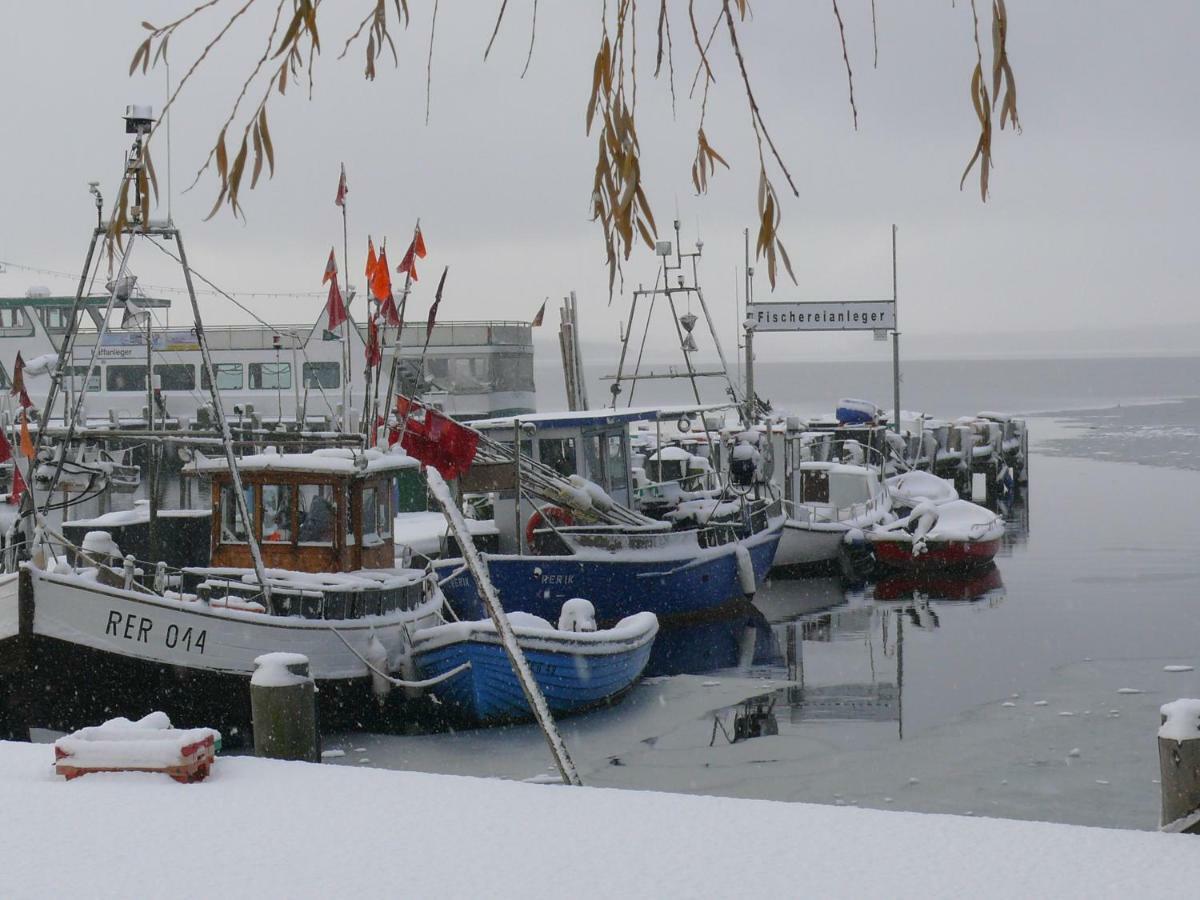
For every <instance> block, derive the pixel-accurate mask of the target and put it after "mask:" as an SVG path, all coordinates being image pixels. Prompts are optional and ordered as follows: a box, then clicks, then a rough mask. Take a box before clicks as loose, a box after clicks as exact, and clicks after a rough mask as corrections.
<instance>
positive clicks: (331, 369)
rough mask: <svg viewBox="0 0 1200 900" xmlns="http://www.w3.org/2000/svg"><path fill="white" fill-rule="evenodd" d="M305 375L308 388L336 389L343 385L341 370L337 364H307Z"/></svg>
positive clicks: (305, 365) (305, 383)
mask: <svg viewBox="0 0 1200 900" xmlns="http://www.w3.org/2000/svg"><path fill="white" fill-rule="evenodd" d="M303 375H304V386H305V387H306V388H335V387H339V386H340V385H341V383H342V379H341V370H340V367H339V366H338V364H337V363H335V362H306V363H305V364H304V370H303Z"/></svg>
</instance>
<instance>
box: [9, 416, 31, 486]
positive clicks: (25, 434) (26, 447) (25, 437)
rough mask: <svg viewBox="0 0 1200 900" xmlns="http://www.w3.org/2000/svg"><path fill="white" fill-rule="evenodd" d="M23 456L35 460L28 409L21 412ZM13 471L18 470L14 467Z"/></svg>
mask: <svg viewBox="0 0 1200 900" xmlns="http://www.w3.org/2000/svg"><path fill="white" fill-rule="evenodd" d="M31 405H32V404H31ZM21 455H22V456H24V457H25V458H26V459H33V438H32V437H31V436H30V434H29V410H28V409H23V410H21ZM13 470H14V471H15V470H16V466H13Z"/></svg>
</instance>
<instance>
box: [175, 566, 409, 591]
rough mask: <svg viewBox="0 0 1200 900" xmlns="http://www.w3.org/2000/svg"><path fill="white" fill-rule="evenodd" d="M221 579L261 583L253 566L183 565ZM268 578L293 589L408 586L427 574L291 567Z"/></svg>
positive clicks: (272, 572)
mask: <svg viewBox="0 0 1200 900" xmlns="http://www.w3.org/2000/svg"><path fill="white" fill-rule="evenodd" d="M184 571H185V572H187V573H189V574H194V575H201V576H204V577H207V578H210V579H217V580H218V581H240V582H242V583H243V584H250V585H254V584H258V576H257V574H256V573H255V571H254V570H253V569H241V568H223V567H215V566H202V567H199V566H198V567H194V568H187V569H184ZM266 575H267V581H269V582H270V583H271V587H273V588H281V589H284V590H293V591H314V592H324V591H366V590H381V589H391V588H400V587H405V586H407V585H410V584H416V583H417V582H419V581H421V580H422V579H423V578H425V572H424V571H423V570H422V569H359V570H357V571H355V572H295V571H292V570H291V569H267V570H266Z"/></svg>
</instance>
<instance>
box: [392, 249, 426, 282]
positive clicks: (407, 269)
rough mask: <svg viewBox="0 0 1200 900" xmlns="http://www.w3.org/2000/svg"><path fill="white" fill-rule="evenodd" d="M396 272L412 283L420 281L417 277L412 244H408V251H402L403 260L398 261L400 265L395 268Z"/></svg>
mask: <svg viewBox="0 0 1200 900" xmlns="http://www.w3.org/2000/svg"><path fill="white" fill-rule="evenodd" d="M396 271H397V272H399V273H401V274H403V275H407V276H408V277H409V278H411V279H412V280H413V281H420V280H421V279H420V278H418V277H417V260H416V258H415V256H414V252H413V246H412V244H409V246H408V249H407V250H406V251H404V258H403V259H402V260H400V265H398V266H396Z"/></svg>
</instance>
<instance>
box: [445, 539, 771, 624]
mask: <svg viewBox="0 0 1200 900" xmlns="http://www.w3.org/2000/svg"><path fill="white" fill-rule="evenodd" d="M779 538H780V526H774V527H772V528H770V529H768V530H767V531H763V532H760V533H759V534H756V535H754V536H752V537H750V538H747V539H745V540H743V541H741V542H740V543H741V545H742V546H744V547H745V548H746V549H747V551H748V552H749V554H750V560H751V563H752V566H753V569H754V578H755V583H756V584H758V583H761V582H762V581H763V580H764V579H765V578H766V576H767V572H768V571H770V568H771V565H772V563H773V561H774V558H775V551H776V549H777V548H778V545H779ZM737 546H738V544H736V543H730V544H725V545H723V546H721V547H714V548H709V549H707V550H702V551H699V555H696V554H695V553H693V555H690V556H683V557H677V558H660V559H653V558H632V559H623V558H621V557H619V556H610V557H607V558H604V559H600V558H596V557H590V558H581V557H574V556H485V559H486V560H487V565H488V572H489V575H490V577H491V580H492V584H493V585H495V587H496V590H497V592H498V593H499V595H500V601H501V603H502V604H503V605H504V608H505V609H506V610H511V611H520V612H527V613H532V614H534V615H536V616H541V617H542V618H543V619H547V620H549V621H552V622H553V621H557V619H558V614H559V611H560V610H561V609H562V605H563V603H565V602H566V601H567V600H570V599H571V598H573V597H585V598H587V599H588V600H590V601H591V602H592V604H593V605H594V606H595V608H596V619H597V621H598V622H599V623H600V624H602V625H606V624H612V623H614V622H616V621H618V620H619V619H623V618H625V617H626V616H630V615H633V614H634V613H636V612H641V611H642V610H647V611H649V612H652V613H654V614H655V615H657V616H658V617H659V618H660V619H669V618H671V617H675V616H685V615H692V614H695V613H700V612H706V611H709V610H713V609H716V608H718V607H721V606H724V605H725V604H727V603H729V602H730V601H731V600H734V599H740V598H742V597H744V596H745V593H744V591H743V590H742V588H741V583H740V580H739V577H738V566H737V558H736V553H735V548H736V547H737ZM459 568H461V561H460V560H439V561H437V562H435V563H434V570H435V572H437V573H438V575H439V577H440V578H445V577H446V576H448V575H449V574H451V573H452V572H454V571H455V570H456V569H459ZM442 591H443V593H444V594H445V595H446V600H447V601H448V602H449V604H450V606H451V608H452V609H453V610H454V613H455V615H457V616H458V618H460V619H463V620H474V619H482V618H485V617H486V616H487V611H486V610H485V609H484V608H483V601H482V599H481V597H480V596H479V592H478V590H477V588H476V585H475V580H474V578H473V577H472V576H471V574H470V573H469V572H467V571H463V572H460V573H458V574H457V575H455V576H454V577H453V578H451V579H449V580H448V581H446V582H445V583H444V584H442Z"/></svg>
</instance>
